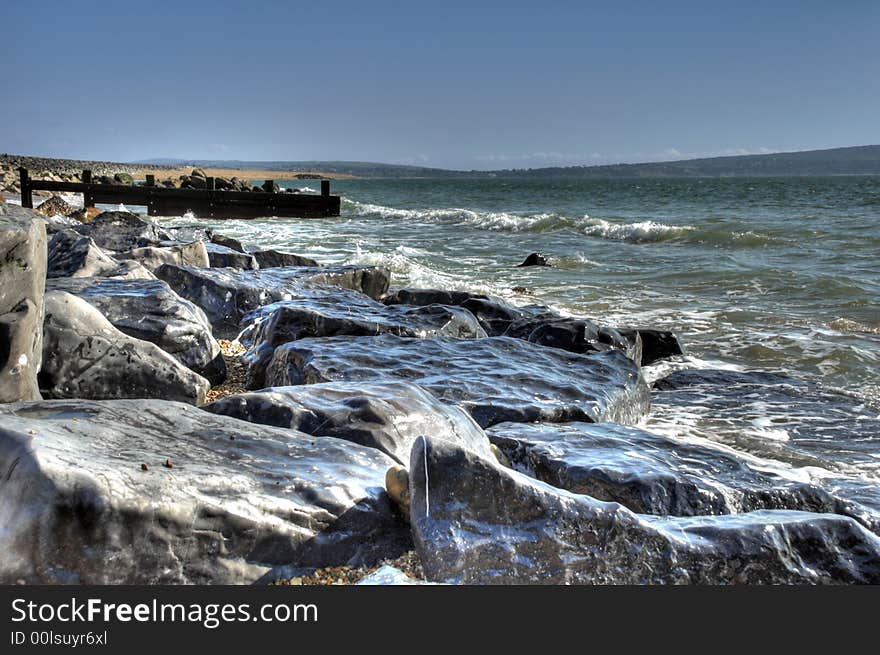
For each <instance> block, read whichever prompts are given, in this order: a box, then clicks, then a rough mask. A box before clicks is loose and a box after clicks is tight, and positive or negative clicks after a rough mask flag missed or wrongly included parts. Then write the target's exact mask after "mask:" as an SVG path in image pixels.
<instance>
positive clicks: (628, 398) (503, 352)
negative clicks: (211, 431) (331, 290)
mask: <svg viewBox="0 0 880 655" xmlns="http://www.w3.org/2000/svg"><path fill="white" fill-rule="evenodd" d="M388 379H403V380H411V381H413V382H415V383H417V384H419V385H420V386H422V387H424V388H425V389H427V390H428V391H430V392H431V393H433V394H434V395H435V396H437V397H438V398H440V399H441V400H444V401H446V402H450V403H455V404H458V405H461V406H462V407H463V408H465V409H466V410H467V411H468V412H470V414H471V416H473V417H474V419H475V420H476V421H477V423H479V424H480V425H481V426H482V427H486V426H489V425H493V424H495V423H501V422H503V421H523V422H531V421H548V422H556V421H574V420H583V421H619V422H623V423H627V422H633V421H636V420H638V419H639V418H640V417H641V416H642V415H644V414H645V413H646V412H647V411H648V408H649V405H650V403H649V398H648V396H649V393H648V389H647V386H646V385H645V382H644V380H642V378H641V376H640V374H639V369H638V367H637V366H636V365H635V364H634V363H633V362H632V360H630V359H628V358H627V357H626V356H625V355H624V354H623V353H620V352H618V351H614V350H612V351H608V352H604V353H597V354H594V355H589V356H588V355H578V354H575V353H570V352H566V351H564V350H556V349H555V348H543V347H541V346H536V345H534V344H531V343H528V342H527V341H522V340H521V339H511V338H508V337H491V338H486V339H451V338H447V337H438V338H434V339H412V338H405V337H397V336H393V335H390V334H383V335H379V336H376V337H331V338H322V339H302V340H300V341H294V342H292V343H288V344H285V345H283V346H280V347H278V348H276V350H275V354H274V355H273V357H272V361H271V362H270V364H269V366H268V368H267V370H266V384H267V385H269V386H287V385H291V384H314V383H317V382H329V381H332V380H347V381H361V380H363V381H366V380H388Z"/></svg>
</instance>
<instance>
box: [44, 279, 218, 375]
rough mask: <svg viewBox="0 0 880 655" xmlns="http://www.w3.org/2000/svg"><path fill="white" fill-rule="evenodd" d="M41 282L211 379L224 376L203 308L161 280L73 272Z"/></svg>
mask: <svg viewBox="0 0 880 655" xmlns="http://www.w3.org/2000/svg"><path fill="white" fill-rule="evenodd" d="M46 286H47V288H48V289H50V290H52V291H66V292H68V293H72V294H73V295H75V296H78V297H80V298H82V299H83V300H85V301H86V302H88V303H89V304H90V305H93V306H94V307H96V308H97V309H98V310H99V311H100V312H101V313H102V314H103V315H104V317H105V318H106V319H107V320H108V321H110V323H112V324H113V326H114V327H115V328H116V329H118V330H120V331H121V332H124V333H125V334H127V335H129V336H131V337H134V338H135V339H142V340H144V341H149V342H151V343H154V344H156V345H157V346H159V347H160V348H161V349H162V350H164V351H165V352H167V353H168V354H170V355H173V356H174V357H175V358H176V359H177V360H178V361H180V362H181V363H182V364H183V365H184V366H186V367H188V368H190V369H192V370H193V371H195V372H196V373H199V374H200V375H203V376H204V377H206V378H207V379H208V380H209V381H210V382H211V384H215V385H216V384H220V383H221V382H223V380H224V379H225V378H226V362H225V361H224V359H223V355H222V353H221V352H220V346H219V345H218V344H217V341H216V340H215V339H214V335H213V334H212V332H211V324H210V323H209V322H208V318H207V317H206V316H205V313H204V312H203V311H202V310H201V309H199V308H198V307H196V306H195V305H194V304H193V303H191V302H189V301H188V300H185V299H184V298H181V297H180V296H178V295H177V294H176V293H174V291H172V290H171V288H170V287H169V286H168V285H167V284H166V283H165V282H162V281H161V280H120V279H111V278H101V277H76V278H54V279H50V280H48V281H47V285H46Z"/></svg>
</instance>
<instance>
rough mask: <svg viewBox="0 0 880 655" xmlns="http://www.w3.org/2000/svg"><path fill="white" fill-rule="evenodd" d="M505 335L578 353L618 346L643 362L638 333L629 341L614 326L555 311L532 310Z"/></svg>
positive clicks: (631, 356)
mask: <svg viewBox="0 0 880 655" xmlns="http://www.w3.org/2000/svg"><path fill="white" fill-rule="evenodd" d="M504 336H506V337H514V338H517V339H525V340H526V341H530V342H532V343H537V344H539V345H541V346H548V347H550V348H561V349H562V350H568V351H570V352H575V353H588V352H604V351H606V350H610V349H612V348H615V349H617V350H620V351H622V352H624V353H626V355H627V356H628V357H629V358H630V359H632V360H633V361H634V362H635V363H636V364H641V363H642V342H641V339H640V337H639V335H638V333H636V334H635V335H634V337H633V340H632V341H629V340H628V339H626V338H624V337H623V335H621V334H620V333H619V332H618V331H617V330H614V329H612V328H608V327H602V326H599V325H596V324H595V323H593V322H592V321H590V320H588V319H585V318H574V317H569V316H562V315H560V314H558V313H556V312H552V311H543V312H540V313H533V314H531V315H529V316H526V317H524V318H520V319H517V320H515V321H513V322H512V323H510V325H509V326H508V327H507V329H506V330H505V331H504Z"/></svg>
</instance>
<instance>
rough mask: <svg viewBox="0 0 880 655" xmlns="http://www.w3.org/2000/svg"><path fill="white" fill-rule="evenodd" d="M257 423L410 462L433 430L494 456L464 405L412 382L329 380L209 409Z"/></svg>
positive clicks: (437, 435)
mask: <svg viewBox="0 0 880 655" xmlns="http://www.w3.org/2000/svg"><path fill="white" fill-rule="evenodd" d="M203 409H205V410H207V411H209V412H212V413H214V414H224V415H226V416H234V417H235V418H240V419H243V420H245V421H250V422H252V423H263V424H266V425H274V426H277V427H283V428H293V429H295V430H300V431H301V432H305V433H308V434H313V435H315V436H329V437H338V438H340V439H345V440H347V441H353V442H355V443H358V444H361V445H364V446H369V447H371V448H377V449H379V450H381V451H382V452H384V453H386V454H388V455H390V456H391V457H393V458H394V459H396V460H397V461H398V462H400V463H401V464H403V465H404V466H406V465H408V464H409V454H410V451H411V450H412V445H413V442H414V441H415V440H416V438H417V437H419V436H422V435H426V434H428V435H432V436H433V437H434V438H436V439H445V440H447V441H451V442H453V443H457V444H459V445H461V446H462V447H463V448H468V449H470V450H473V451H474V452H476V453H480V454H482V455H483V456H485V457H492V456H493V455H492V451H491V448H490V444H489V440H488V439H487V438H486V435H485V434H484V433H483V431H482V430H481V429H480V427H479V426H478V425H477V424H476V423H475V422H474V420H473V419H472V418H471V417H470V416H469V415H468V414H467V413H466V412H464V411H463V410H461V409H459V408H458V407H454V406H452V405H447V404H444V403H441V402H440V401H439V400H437V399H436V398H434V396H432V395H431V394H429V393H427V392H426V391H425V390H424V389H422V388H420V387H419V386H418V385H415V384H412V383H409V382H382V383H376V382H368V383H363V382H360V383H358V382H327V383H324V384H312V385H306V386H299V387H276V388H271V389H264V390H262V391H257V392H252V393H243V394H236V395H232V396H227V397H226V398H221V399H220V400H218V401H216V402H213V403H211V404H210V405H205V407H204V408H203Z"/></svg>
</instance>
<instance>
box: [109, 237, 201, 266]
mask: <svg viewBox="0 0 880 655" xmlns="http://www.w3.org/2000/svg"><path fill="white" fill-rule="evenodd" d="M164 243H166V242H163V244H164ZM114 257H115V258H116V259H120V260H122V259H133V260H135V261H137V262H139V263H140V264H141V265H143V266H144V267H145V268H147V269H149V270H150V271H155V270H156V269H157V268H159V267H160V266H161V265H162V264H179V265H182V266H210V265H211V264H210V260H209V259H208V251H207V249H206V248H205V244H204V242H203V241H193V242H191V243H181V244H174V245H162V246H145V247H143V248H135V249H133V250H126V251H123V252H117V253H116V254H115V255H114Z"/></svg>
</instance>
